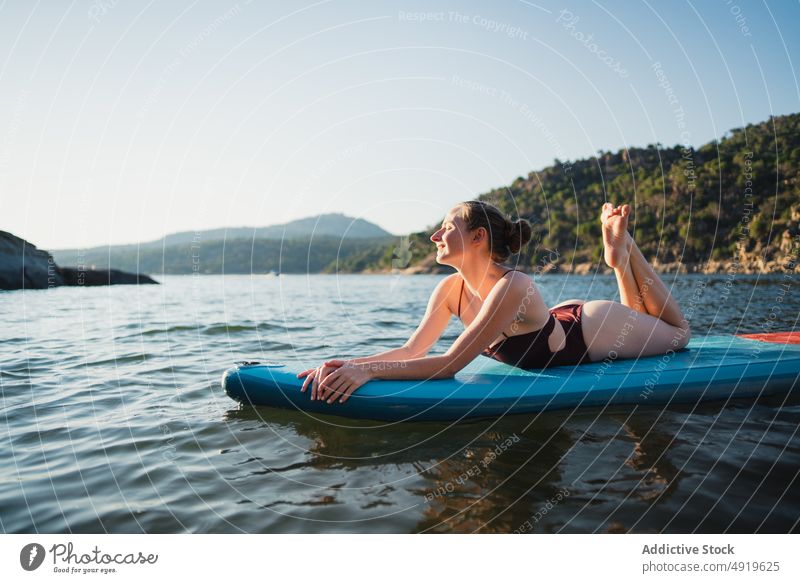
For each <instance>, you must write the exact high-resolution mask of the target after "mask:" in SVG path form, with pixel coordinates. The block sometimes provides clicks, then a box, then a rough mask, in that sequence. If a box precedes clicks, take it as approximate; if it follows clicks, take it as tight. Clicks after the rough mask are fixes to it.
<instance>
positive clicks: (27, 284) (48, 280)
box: [0, 231, 158, 290]
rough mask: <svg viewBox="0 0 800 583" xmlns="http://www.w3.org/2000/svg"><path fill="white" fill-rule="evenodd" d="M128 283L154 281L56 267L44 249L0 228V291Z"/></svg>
mask: <svg viewBox="0 0 800 583" xmlns="http://www.w3.org/2000/svg"><path fill="white" fill-rule="evenodd" d="M131 283H136V284H139V283H158V282H157V281H155V280H154V279H152V278H151V277H149V276H147V275H141V274H138V273H127V272H124V271H119V270H117V269H79V268H73V267H59V266H58V265H56V263H55V261H53V256H52V255H50V253H48V252H47V251H44V250H42V249H37V248H36V246H35V245H32V244H31V243H28V242H27V241H26V240H24V239H21V238H19V237H17V236H16V235H12V234H11V233H7V232H6V231H0V290H12V289H48V288H51V287H58V286H62V285H74V286H94V285H116V284H131Z"/></svg>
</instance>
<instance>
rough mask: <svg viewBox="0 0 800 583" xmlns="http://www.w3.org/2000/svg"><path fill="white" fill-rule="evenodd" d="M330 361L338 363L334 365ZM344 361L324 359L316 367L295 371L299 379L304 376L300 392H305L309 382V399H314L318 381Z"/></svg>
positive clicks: (316, 393)
mask: <svg viewBox="0 0 800 583" xmlns="http://www.w3.org/2000/svg"><path fill="white" fill-rule="evenodd" d="M331 363H338V364H335V365H334V364H331ZM344 363H345V361H344V360H329V361H325V362H324V363H322V364H321V365H320V366H318V367H317V368H310V369H308V370H304V371H303V372H300V373H297V378H299V379H301V378H303V377H306V380H305V382H303V388H302V389H300V392H301V393H305V392H306V388H307V387H308V385H309V383H311V400H312V401H314V400H316V399H317V397H318V394H319V383H320V382H321V381H322V380H323V379H324V378H325V377H326V376H328V375H329V374H330V373H332V372H333V371H335V370H336V369H337V368H339V367H340V366H342V364H344Z"/></svg>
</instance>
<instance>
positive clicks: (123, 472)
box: [0, 276, 800, 533]
mask: <svg viewBox="0 0 800 583" xmlns="http://www.w3.org/2000/svg"><path fill="white" fill-rule="evenodd" d="M438 280H439V277H437V276H418V277H394V276H339V277H331V276H310V277H306V276H282V277H280V278H271V279H269V278H250V277H244V276H241V277H237V276H234V277H231V276H226V277H224V278H223V277H213V276H207V277H165V278H164V285H162V286H158V287H155V286H150V287H148V286H143V287H141V288H137V287H127V286H119V287H111V288H105V289H102V288H88V289H73V288H63V289H54V290H48V291H42V292H35V291H29V292H11V293H3V294H2V295H0V298H2V301H0V312H2V317H3V320H2V321H3V322H4V323H5V324H6V326H4V328H3V330H2V331H1V332H0V334H2V338H0V339H1V340H2V343H0V350H2V360H1V362H2V363H3V364H2V368H1V369H0V382H1V383H2V384H0V387H2V411H3V417H4V419H5V421H6V426H7V431H5V432H3V434H2V437H0V440H2V441H1V442H0V447H2V448H3V451H5V452H7V453H8V455H6V456H4V458H3V461H2V462H1V463H2V464H3V468H2V470H3V471H2V473H1V474H0V475H2V476H3V480H2V481H0V526H1V527H2V530H3V531H4V532H34V531H38V532H502V533H506V532H515V531H516V532H629V531H632V532H789V531H792V530H793V529H795V530H796V529H797V526H796V523H797V521H798V518H799V517H800V511H798V508H800V505H798V502H800V492H799V491H798V485H797V482H796V480H795V477H796V475H797V467H798V466H799V465H800V447H798V442H797V438H796V431H797V427H798V426H799V425H800V400H798V397H797V396H795V395H792V396H790V397H788V398H786V397H770V398H765V399H761V400H759V401H737V402H729V403H725V402H720V403H706V404H702V405H701V406H697V407H694V406H686V405H676V406H671V407H669V408H659V407H639V408H616V409H610V408H608V409H589V410H580V411H557V412H549V413H541V414H537V415H515V416H508V417H505V418H501V419H495V420H480V421H471V422H466V423H464V422H462V423H458V424H448V423H406V424H389V425H387V424H385V423H380V422H371V421H363V420H348V419H345V418H339V417H336V416H332V415H325V416H318V417H311V416H309V415H307V414H304V413H302V412H298V411H287V410H273V409H268V408H253V407H243V406H239V405H238V404H237V403H234V402H233V401H231V400H229V399H228V398H227V397H226V396H225V395H224V393H222V391H221V390H220V386H219V380H220V377H221V374H222V371H223V370H224V369H225V368H227V367H228V366H229V365H230V363H231V362H234V361H236V360H242V359H258V358H263V359H268V360H286V361H290V360H292V359H301V360H309V359H311V360H316V359H319V360H320V361H321V360H322V359H324V358H329V357H333V356H340V357H349V356H357V355H364V354H369V353H371V352H376V351H380V350H385V349H387V348H391V347H395V346H398V345H399V344H401V343H402V342H404V341H405V340H406V339H407V338H408V335H409V334H410V333H411V332H412V331H413V330H414V328H415V327H416V325H417V323H418V322H419V319H420V318H421V317H422V314H423V313H424V310H425V306H426V302H427V298H428V295H429V294H430V291H431V290H432V289H433V287H434V286H435V285H436V283H437V281H438ZM698 282H700V283H705V284H706V285H705V291H704V293H703V294H701V295H700V300H699V301H700V303H699V304H698V306H697V309H696V310H695V312H694V317H693V326H694V329H695V333H696V334H699V335H702V334H705V333H714V334H719V333H729V332H737V331H738V332H755V331H760V330H761V329H762V328H763V326H762V324H763V322H765V321H775V320H776V319H777V323H776V325H775V329H792V327H793V326H794V321H795V319H796V318H797V314H798V312H800V301H799V300H798V298H797V294H788V295H785V297H784V299H783V300H782V301H781V302H776V301H775V298H777V297H778V294H779V292H780V290H779V285H780V284H781V280H780V279H777V280H775V281H768V280H764V279H763V278H758V277H740V278H737V280H736V282H735V285H734V286H732V287H731V286H730V285H728V286H727V287H728V288H730V289H731V291H730V293H729V294H728V295H727V296H724V297H725V298H727V299H724V300H721V296H720V293H718V291H715V290H721V289H725V286H726V283H725V282H726V278H725V277H724V276H720V277H711V278H709V277H702V278H701V277H700V276H687V277H681V278H679V279H677V280H676V282H675V293H676V294H677V295H678V297H679V299H680V298H684V299H686V298H689V297H691V295H692V294H693V293H694V291H695V290H696V289H697V284H698ZM539 284H540V286H541V289H542V293H543V294H544V296H545V299H546V301H547V302H548V303H550V304H553V303H555V302H557V301H559V300H560V299H566V298H568V297H590V298H598V297H614V290H615V288H616V286H615V283H614V281H613V278H606V277H603V278H600V277H594V278H589V277H568V276H548V277H546V278H541V279H540V280H539ZM755 292H757V293H755ZM778 304H780V305H779V307H778V308H777V312H776V306H777V305H778ZM776 313H777V316H771V314H776ZM54 314H57V315H58V317H57V318H56V317H53V316H54ZM459 326H460V325H459V324H457V323H456V322H455V320H453V322H451V325H450V327H449V328H448V330H447V331H446V332H445V334H444V335H443V338H442V341H441V343H440V344H439V345H438V346H437V348H435V349H434V351H435V352H436V351H441V350H444V349H445V348H446V345H447V343H448V342H451V341H452V340H453V339H454V338H456V337H457V335H458V333H459V332H460V327H459ZM480 358H483V357H480Z"/></svg>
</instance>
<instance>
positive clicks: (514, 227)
mask: <svg viewBox="0 0 800 583" xmlns="http://www.w3.org/2000/svg"><path fill="white" fill-rule="evenodd" d="M532 233H533V230H532V229H531V224H530V223H529V222H528V221H527V220H526V219H519V220H516V221H508V225H507V227H506V240H507V241H508V243H507V244H508V250H509V251H510V252H511V253H512V255H513V254H516V253H519V250H520V249H522V247H523V246H524V245H525V244H527V243H528V241H530V240H531V235H532Z"/></svg>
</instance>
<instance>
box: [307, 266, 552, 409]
mask: <svg viewBox="0 0 800 583" xmlns="http://www.w3.org/2000/svg"><path fill="white" fill-rule="evenodd" d="M529 293H534V294H535V293H537V291H536V288H535V286H534V285H533V282H532V281H531V280H530V278H529V277H528V276H526V275H525V274H514V275H513V276H511V277H508V278H504V279H502V280H500V282H499V283H498V284H497V285H496V286H495V287H494V288H493V289H492V291H491V292H490V293H489V296H488V297H487V298H486V301H485V302H484V303H483V306H481V309H480V311H479V312H478V315H477V316H476V317H475V319H474V320H473V321H472V323H471V324H470V325H469V326H467V328H466V329H465V330H464V332H462V333H461V335H460V336H459V337H458V338H457V339H456V341H455V342H454V343H453V345H452V346H451V347H450V348H449V349H448V350H447V352H445V353H444V354H442V355H438V356H426V357H422V358H412V359H405V360H380V361H373V362H369V363H365V364H355V365H353V364H350V365H348V366H342V367H341V368H339V369H337V370H336V371H335V372H332V373H331V374H329V375H328V376H327V377H326V378H325V379H324V380H323V381H322V383H321V384H320V390H321V391H322V398H323V399H326V400H328V402H332V401H333V400H335V399H336V398H337V396H338V395H341V396H342V399H341V400H342V401H346V400H347V399H348V398H349V396H350V394H351V393H352V392H353V391H354V390H356V389H357V388H358V387H359V386H361V385H362V384H364V383H365V382H367V381H369V380H373V379H393V380H401V379H411V380H415V379H442V378H451V377H453V376H455V374H456V373H457V372H458V371H460V370H461V369H462V368H464V367H465V366H466V365H467V364H469V363H470V362H471V361H472V360H474V359H475V358H476V357H477V356H478V355H479V354H480V353H481V352H482V351H483V350H484V348H485V347H487V346H489V344H490V343H491V341H492V340H494V339H495V338H497V337H498V336H499V335H500V333H501V332H502V331H503V330H505V329H506V328H507V327H508V326H509V324H511V322H513V321H514V320H515V319H517V318H518V317H519V316H518V315H519V314H520V313H521V312H522V311H524V310H525V309H526V306H525V303H526V299H527V301H528V303H529V302H530V301H531V298H529V297H528V294H529Z"/></svg>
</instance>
